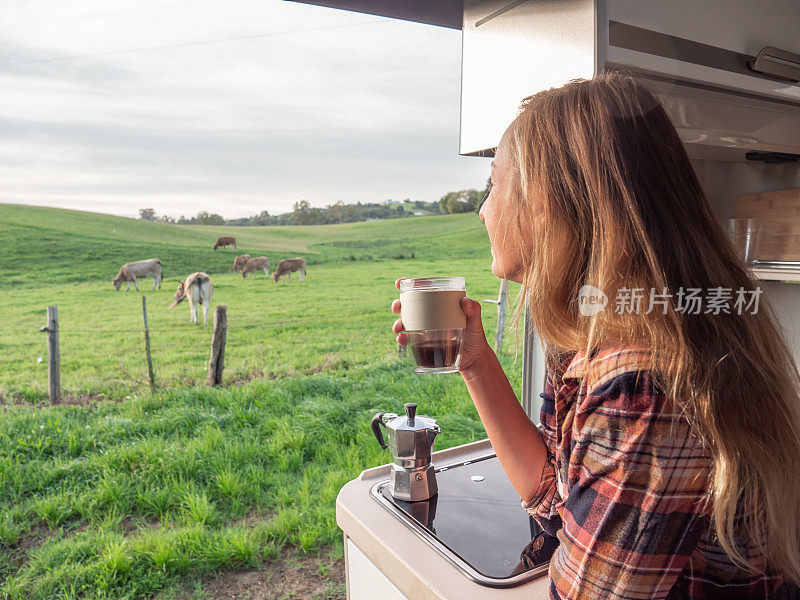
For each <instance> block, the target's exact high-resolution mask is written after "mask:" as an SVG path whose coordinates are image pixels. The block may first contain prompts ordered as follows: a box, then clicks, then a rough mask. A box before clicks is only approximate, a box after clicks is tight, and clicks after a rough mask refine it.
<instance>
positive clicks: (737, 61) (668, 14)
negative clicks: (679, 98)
mask: <svg viewBox="0 0 800 600" xmlns="http://www.w3.org/2000/svg"><path fill="white" fill-rule="evenodd" d="M599 1H600V2H605V3H606V9H605V12H606V19H607V20H606V24H607V27H606V29H605V31H604V32H601V34H600V35H601V36H605V37H606V40H605V43H603V42H601V47H602V46H605V47H606V53H605V60H606V64H610V65H615V66H621V67H626V68H632V69H635V70H638V71H643V72H646V73H650V74H659V75H664V76H667V77H671V78H677V79H682V80H687V81H694V82H698V83H704V84H712V85H715V86H719V87H723V88H728V89H733V90H738V91H746V92H750V93H753V94H757V95H761V96H768V97H772V98H781V99H783V100H787V101H789V102H795V103H798V104H800V85H798V84H797V83H794V82H792V81H789V80H787V79H781V78H778V77H776V76H775V75H770V74H767V73H760V72H757V71H754V70H753V69H751V67H750V66H749V63H750V61H751V60H752V59H753V58H755V57H756V56H758V55H759V53H760V52H761V51H762V49H764V48H765V47H773V48H776V49H777V50H779V51H782V52H785V53H790V54H788V55H787V54H781V53H780V52H779V53H777V55H775V56H774V57H773V58H770V59H768V60H767V61H766V63H765V65H764V68H765V69H766V70H767V71H772V70H774V69H776V68H777V69H787V68H788V69H789V71H794V67H795V66H796V67H797V68H798V69H800V35H798V33H797V32H798V31H800V2H797V0H759V1H758V2H753V1H752V0H747V1H745V0H702V1H698V0H670V1H669V2H664V1H663V0H599ZM601 12H602V11H601ZM770 54H772V53H770ZM791 55H796V56H797V58H796V59H792V58H791ZM795 61H797V62H795ZM759 66H761V65H759ZM785 72H786V71H785V70H784V73H785ZM798 78H800V76H798Z"/></svg>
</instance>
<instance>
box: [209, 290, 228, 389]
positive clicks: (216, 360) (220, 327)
mask: <svg viewBox="0 0 800 600" xmlns="http://www.w3.org/2000/svg"><path fill="white" fill-rule="evenodd" d="M227 331H228V307H227V306H226V305H225V304H220V305H219V306H217V308H216V309H215V310H214V333H213V335H212V337H211V358H210V359H209V361H208V385H219V384H220V383H222V371H223V369H224V368H225V338H226V336H227Z"/></svg>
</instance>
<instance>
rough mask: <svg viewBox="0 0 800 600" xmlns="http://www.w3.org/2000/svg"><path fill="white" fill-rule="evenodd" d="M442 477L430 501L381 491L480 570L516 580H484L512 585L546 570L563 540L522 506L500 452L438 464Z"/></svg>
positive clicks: (385, 489) (490, 575)
mask: <svg viewBox="0 0 800 600" xmlns="http://www.w3.org/2000/svg"><path fill="white" fill-rule="evenodd" d="M436 480H437V483H438V485H439V493H438V494H437V495H436V496H434V497H433V498H431V499H430V500H427V501H422V502H404V501H402V500H396V499H394V498H393V497H392V496H391V494H390V493H389V486H388V485H384V486H383V487H382V488H381V489H380V493H381V494H382V495H383V497H384V498H385V499H386V500H388V502H390V503H391V504H393V505H394V506H396V507H397V508H399V509H400V510H401V511H402V512H403V513H405V514H406V515H407V516H409V517H411V518H412V519H413V520H414V521H415V522H416V523H417V524H418V525H420V526H422V527H423V528H424V529H425V530H426V531H427V532H428V533H430V534H432V535H433V536H434V537H435V538H436V539H437V540H438V541H439V542H441V543H442V544H443V545H444V546H446V547H447V548H448V549H449V550H451V551H452V552H453V553H455V554H456V555H458V556H459V557H460V558H461V559H462V560H463V561H465V562H466V563H468V564H469V565H470V566H471V567H472V568H473V569H474V570H475V571H477V572H478V573H479V574H480V575H483V576H484V577H486V578H489V579H490V580H508V579H512V578H513V579H514V581H515V582H514V583H511V582H509V583H507V584H505V585H504V584H503V583H502V582H495V583H487V582H486V581H480V579H479V578H476V581H478V582H479V583H484V584H485V585H493V586H497V587H499V586H503V587H506V586H507V585H515V584H518V583H522V582H524V581H528V580H529V579H530V577H524V578H519V577H518V576H519V575H520V574H522V573H525V572H527V571H530V570H532V569H533V570H538V571H546V569H543V568H542V567H543V566H546V565H547V564H548V563H549V561H550V556H551V555H552V553H553V551H554V550H555V548H556V546H557V545H558V542H557V540H556V538H553V537H552V536H549V535H547V534H546V533H544V532H543V531H542V529H541V527H539V525H538V524H537V523H536V521H534V520H533V518H532V517H531V516H530V515H528V513H526V512H525V510H524V509H523V508H522V506H521V504H520V499H519V496H518V495H517V493H516V491H515V490H514V488H513V487H512V486H511V483H510V482H509V481H508V478H507V477H506V474H505V473H504V472H503V469H502V467H501V466H500V461H499V460H497V458H496V457H495V456H490V457H488V458H485V459H479V460H477V461H473V462H470V463H466V464H461V465H456V466H453V467H449V468H444V469H441V470H438V469H437V471H436ZM456 566H458V565H456Z"/></svg>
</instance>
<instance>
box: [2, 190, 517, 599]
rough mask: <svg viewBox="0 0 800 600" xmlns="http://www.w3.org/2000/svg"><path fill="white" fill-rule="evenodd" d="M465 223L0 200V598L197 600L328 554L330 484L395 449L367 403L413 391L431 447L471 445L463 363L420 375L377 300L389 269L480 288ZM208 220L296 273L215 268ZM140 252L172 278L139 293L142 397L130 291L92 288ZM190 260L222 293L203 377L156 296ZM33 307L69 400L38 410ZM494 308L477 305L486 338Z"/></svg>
mask: <svg viewBox="0 0 800 600" xmlns="http://www.w3.org/2000/svg"><path fill="white" fill-rule="evenodd" d="M476 222H477V221H476V218H475V215H458V216H453V217H419V218H416V219H408V220H403V221H393V222H370V223H357V224H349V225H343V226H327V227H311V228H288V227H287V228H248V229H246V230H244V229H234V228H196V227H195V228H193V227H174V226H166V225H159V224H152V223H144V222H141V221H135V220H130V219H119V218H117V217H108V216H104V215H91V214H87V213H75V212H71V211H58V210H52V209H38V208H29V207H16V206H7V205H0V243H3V247H4V249H5V252H4V253H3V254H2V255H0V273H2V276H0V288H1V289H0V314H3V315H4V320H3V325H2V329H0V399H2V400H4V402H3V403H2V404H1V405H0V408H2V410H3V418H2V420H0V581H2V583H0V595H2V597H4V598H11V599H23V598H25V599H29V598H30V599H34V600H36V599H51V598H69V599H72V598H75V599H77V598H88V599H98V600H99V599H107V598H131V599H133V598H156V597H158V598H163V599H164V600H166V599H167V598H172V597H176V598H177V597H188V596H186V595H185V594H186V593H190V594H193V595H192V597H197V598H201V597H203V598H205V597H208V596H207V594H206V593H205V592H204V591H203V589H204V588H203V584H202V581H204V580H205V579H207V578H209V577H211V576H212V575H214V574H217V573H220V572H225V571H231V570H240V569H262V568H266V569H269V568H270V565H276V564H277V561H280V560H283V558H284V557H285V556H288V555H290V554H291V553H294V552H300V553H311V554H313V553H317V552H321V551H325V552H329V551H331V550H332V551H333V552H334V553H337V552H338V553H339V554H340V553H341V532H340V531H339V530H338V528H337V526H336V522H335V512H334V502H335V498H336V495H337V493H338V491H339V489H340V488H341V486H342V485H343V484H344V483H346V482H347V481H349V480H351V479H353V478H354V477H356V476H357V475H358V473H359V472H360V471H361V470H363V469H365V468H368V467H371V466H374V465H377V464H382V463H386V462H388V461H389V458H390V457H389V455H388V453H386V452H383V451H381V450H380V448H379V446H378V444H377V442H376V441H375V440H374V438H372V434H371V432H370V429H369V426H368V424H369V419H370V418H371V417H372V415H373V414H374V413H375V412H379V411H391V410H393V411H395V412H397V411H401V410H402V405H403V403H404V402H408V401H413V402H417V403H418V404H419V407H420V408H419V411H420V413H422V414H428V415H431V416H433V417H436V418H437V419H438V420H439V423H440V424H441V425H442V428H443V433H442V435H440V436H439V437H438V438H437V441H436V447H437V449H441V448H445V447H449V446H453V445H457V444H462V443H466V442H469V441H473V440H477V439H482V438H484V437H485V432H484V431H483V428H482V426H481V424H480V420H479V419H478V417H477V414H476V412H475V409H474V406H473V405H472V402H471V401H470V399H469V396H468V394H467V393H466V390H465V387H464V385H463V382H462V380H461V378H460V377H459V376H458V375H444V376H428V377H425V376H415V375H413V374H412V373H411V367H410V364H409V359H401V358H398V357H397V355H396V352H397V347H396V344H395V341H394V336H393V335H392V334H391V332H390V327H391V323H392V321H393V319H394V317H393V315H391V314H390V312H389V310H388V306H389V302H390V300H391V299H392V298H394V297H396V290H395V289H394V287H393V285H392V283H393V281H394V279H395V278H396V277H397V276H400V275H423V274H431V275H435V274H463V275H465V276H466V277H467V286H468V293H469V294H470V296H472V297H475V298H478V299H483V298H490V297H495V296H496V294H497V289H498V282H497V280H496V279H495V278H494V277H493V276H492V275H491V273H490V272H489V270H488V250H487V248H486V240H485V233H484V232H482V231H481V230H480V229H478V228H476ZM220 233H233V234H234V235H237V237H239V238H240V248H239V250H240V251H242V252H250V253H251V254H254V255H255V253H256V252H257V253H259V254H260V253H261V252H264V253H267V254H268V255H269V256H270V258H275V259H277V258H280V257H281V256H285V255H286V254H287V253H288V254H293V255H294V254H302V255H304V256H307V257H309V259H310V260H309V262H310V263H311V265H310V267H309V273H308V279H307V280H306V281H304V282H302V283H298V282H296V281H295V282H292V283H291V284H288V283H287V284H280V285H279V284H276V283H275V282H274V281H272V280H267V279H265V278H263V277H262V278H257V279H253V280H247V281H245V280H242V278H241V277H240V276H235V275H233V274H230V273H227V269H228V265H229V263H230V262H232V259H233V253H232V252H225V253H223V252H220V251H218V252H217V253H216V254H215V253H214V252H213V251H212V250H211V249H210V243H209V241H212V242H213V239H215V238H216V236H217V235H218V234H220ZM20 236H21V237H20ZM114 236H116V237H114ZM167 238H168V241H167ZM281 245H283V248H284V250H283V251H281V248H280V246H281ZM26 249H27V250H26ZM26 251H27V252H30V256H27V255H26ZM271 253H273V254H271ZM412 254H413V258H411V256H412ZM147 256H159V257H160V258H161V259H162V261H163V262H164V264H165V268H166V273H167V282H169V283H168V284H167V283H166V282H165V289H162V290H161V291H155V292H154V291H150V290H149V289H147V291H144V290H145V289H146V288H149V287H151V286H152V283H151V284H150V286H147V284H146V283H145V284H144V287H142V286H140V287H142V290H143V293H144V294H146V295H147V298H148V318H149V322H150V328H151V336H152V347H153V360H154V362H155V368H156V374H157V380H158V389H157V391H156V393H155V394H151V393H150V392H149V390H148V388H147V385H146V366H145V360H144V352H143V348H144V340H143V332H142V324H141V300H140V295H141V294H137V293H134V292H133V291H132V292H130V293H126V292H124V291H122V292H115V291H114V290H113V288H112V286H111V284H110V281H109V280H110V278H111V277H112V276H113V275H114V274H115V273H116V270H117V268H118V266H119V264H121V263H122V262H125V261H128V260H134V259H138V258H143V257H147ZM165 257H168V258H165ZM401 257H402V258H401ZM198 269H202V270H206V271H207V272H209V273H210V274H212V279H213V281H214V286H215V293H214V303H215V304H216V303H225V304H227V306H228V326H229V329H228V346H227V352H226V361H225V362H226V370H225V385H224V386H222V387H220V388H213V389H211V388H207V387H205V386H200V385H198V384H199V383H201V382H202V381H204V379H205V370H206V364H207V360H208V353H209V347H210V337H211V333H210V328H203V327H200V326H193V325H190V324H189V323H188V308H187V307H185V306H183V305H182V306H180V307H178V308H177V309H176V310H174V311H168V310H167V308H166V307H167V305H168V304H169V303H170V301H171V292H172V289H171V288H172V287H173V285H174V283H175V282H176V281H177V279H178V276H179V275H185V274H187V273H189V272H191V271H193V270H198ZM512 293H513V290H512ZM48 304H57V305H58V306H59V314H60V320H61V352H62V380H63V385H64V389H65V392H66V394H67V397H68V399H70V400H71V401H73V402H72V403H67V404H64V405H61V406H54V407H51V406H48V405H47V403H46V402H44V401H45V399H46V394H45V390H46V377H47V376H46V364H45V363H44V362H41V363H39V362H38V361H37V359H38V357H39V356H46V353H45V340H44V336H43V335H42V334H40V333H38V331H37V329H38V327H40V326H41V325H42V324H43V322H44V315H45V307H46V306H47V305H48ZM494 310H495V309H494V307H491V306H487V308H486V309H485V315H486V318H485V325H486V328H487V332H488V333H489V334H490V335H493V329H494V323H493V322H494V318H495V316H494V315H495V314H496V313H495V312H494ZM513 354H514V344H513V336H512V339H511V343H508V344H507V349H506V351H505V352H504V354H503V355H502V356H501V357H500V358H501V362H502V363H503V364H504V366H505V368H506V370H507V372H508V373H509V375H510V378H511V380H512V381H519V380H520V371H521V360H520V361H515V360H514V356H513ZM102 399H106V400H108V401H100V400H102ZM319 576H320V577H322V578H324V577H325V573H320V575H319ZM331 589H332V590H334V591H332V592H331V594H332V595H331V596H330V597H336V598H340V597H342V593H341V589H340V588H339V587H336V586H334V587H332V588H331ZM176 590H177V591H176ZM181 590H182V592H181ZM187 590H188V592H187ZM191 590H194V592H192V591H191ZM181 594H183V595H181ZM326 597H327V596H326Z"/></svg>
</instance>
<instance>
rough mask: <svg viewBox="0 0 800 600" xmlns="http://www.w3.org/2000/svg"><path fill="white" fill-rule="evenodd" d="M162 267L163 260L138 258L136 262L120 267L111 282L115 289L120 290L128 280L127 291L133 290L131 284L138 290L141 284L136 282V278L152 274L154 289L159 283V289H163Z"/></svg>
mask: <svg viewBox="0 0 800 600" xmlns="http://www.w3.org/2000/svg"><path fill="white" fill-rule="evenodd" d="M162 269H163V267H162V266H161V261H160V260H158V259H157V258H148V259H147V260H137V261H136V262H129V263H125V264H124V265H122V267H121V268H120V270H119V273H117V276H116V277H114V279H112V280H111V283H113V284H114V289H115V290H119V288H120V287H121V286H122V284H123V283H124V282H126V281H127V282H128V289H127V291H130V290H131V284H133V285H134V287H135V288H136V291H137V292H138V291H139V285H138V284H137V283H136V279H137V278H143V277H147V276H148V275H152V276H153V289H156V285H158V289H161V281H162V279H163V277H162Z"/></svg>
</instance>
